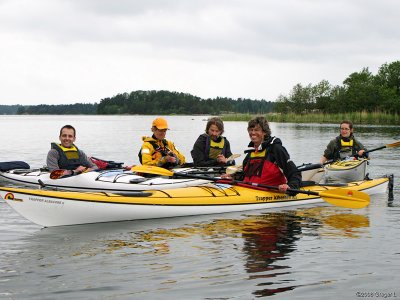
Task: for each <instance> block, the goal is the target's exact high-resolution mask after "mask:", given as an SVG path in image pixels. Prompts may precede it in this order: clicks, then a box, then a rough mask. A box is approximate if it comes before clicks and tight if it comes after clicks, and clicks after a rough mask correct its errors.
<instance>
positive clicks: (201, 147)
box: [190, 117, 235, 167]
mask: <svg viewBox="0 0 400 300" xmlns="http://www.w3.org/2000/svg"><path fill="white" fill-rule="evenodd" d="M205 131H206V132H205V133H203V134H201V135H200V136H199V137H198V138H197V140H196V142H195V143H194V145H193V149H192V151H191V152H190V154H191V155H192V158H193V163H194V165H195V166H197V167H213V166H224V165H232V164H235V162H234V161H230V162H227V158H228V157H229V156H231V155H232V152H231V145H230V143H229V141H228V139H227V138H226V137H224V136H222V134H223V133H224V123H223V122H222V120H221V119H220V118H218V117H213V118H210V119H209V120H208V121H207V125H206V130H205Z"/></svg>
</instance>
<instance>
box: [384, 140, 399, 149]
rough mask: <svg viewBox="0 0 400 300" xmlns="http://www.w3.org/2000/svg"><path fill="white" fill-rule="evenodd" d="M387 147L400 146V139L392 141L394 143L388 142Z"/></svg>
mask: <svg viewBox="0 0 400 300" xmlns="http://www.w3.org/2000/svg"><path fill="white" fill-rule="evenodd" d="M385 146H386V148H393V147H400V141H398V142H395V143H392V144H386V145H385Z"/></svg>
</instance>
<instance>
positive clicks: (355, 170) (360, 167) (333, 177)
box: [324, 158, 368, 183]
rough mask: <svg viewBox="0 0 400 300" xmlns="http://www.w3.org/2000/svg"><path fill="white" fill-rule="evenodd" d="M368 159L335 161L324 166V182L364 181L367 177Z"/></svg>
mask: <svg viewBox="0 0 400 300" xmlns="http://www.w3.org/2000/svg"><path fill="white" fill-rule="evenodd" d="M367 165H368V159H365V158H363V159H349V160H341V161H336V162H333V163H331V164H328V165H326V166H325V176H324V178H325V182H341V183H347V182H352V181H360V180H364V179H365V177H366V176H367V174H366V173H367Z"/></svg>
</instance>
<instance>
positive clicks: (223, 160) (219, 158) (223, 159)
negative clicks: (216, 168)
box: [217, 154, 227, 164]
mask: <svg viewBox="0 0 400 300" xmlns="http://www.w3.org/2000/svg"><path fill="white" fill-rule="evenodd" d="M217 162H218V163H219V164H226V162H227V158H226V157H225V156H224V155H223V154H219V155H218V156H217Z"/></svg>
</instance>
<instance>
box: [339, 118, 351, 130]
mask: <svg viewBox="0 0 400 300" xmlns="http://www.w3.org/2000/svg"><path fill="white" fill-rule="evenodd" d="M342 124H348V125H349V127H350V130H351V129H353V122H351V121H349V120H343V121H342V122H341V123H340V125H339V126H342Z"/></svg>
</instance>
